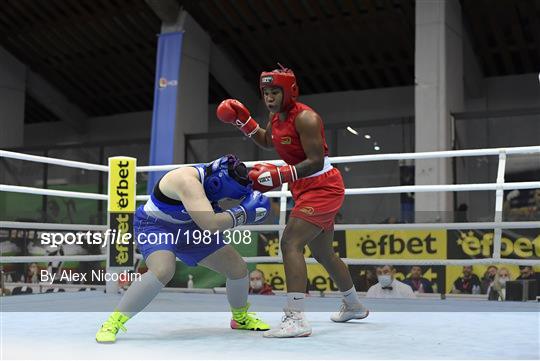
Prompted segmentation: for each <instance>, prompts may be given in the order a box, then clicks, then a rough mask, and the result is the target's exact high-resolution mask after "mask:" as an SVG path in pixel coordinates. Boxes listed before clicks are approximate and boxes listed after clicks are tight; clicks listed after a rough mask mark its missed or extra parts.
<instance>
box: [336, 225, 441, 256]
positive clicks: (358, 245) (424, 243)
mask: <svg viewBox="0 0 540 361" xmlns="http://www.w3.org/2000/svg"><path fill="white" fill-rule="evenodd" d="M345 234H346V244H347V257H351V258H363V257H375V258H395V257H400V258H409V259H418V258H433V259H436V258H445V257H446V240H447V236H446V231H443V230H425V231H420V230H418V231H391V230H366V231H346V233H345Z"/></svg>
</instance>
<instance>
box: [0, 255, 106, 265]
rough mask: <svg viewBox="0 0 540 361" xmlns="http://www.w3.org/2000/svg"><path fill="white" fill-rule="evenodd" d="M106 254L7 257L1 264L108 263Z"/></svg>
mask: <svg viewBox="0 0 540 361" xmlns="http://www.w3.org/2000/svg"><path fill="white" fill-rule="evenodd" d="M106 260H107V255H106V254H98V255H73V256H6V257H0V263H33V262H35V263H40V262H75V261H79V262H92V261H106Z"/></svg>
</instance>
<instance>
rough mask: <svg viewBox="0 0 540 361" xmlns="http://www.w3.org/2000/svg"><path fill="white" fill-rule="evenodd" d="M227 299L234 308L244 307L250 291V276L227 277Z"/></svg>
mask: <svg viewBox="0 0 540 361" xmlns="http://www.w3.org/2000/svg"><path fill="white" fill-rule="evenodd" d="M226 286H227V300H229V304H230V305H231V307H232V308H240V307H244V306H245V305H246V304H247V299H248V292H249V276H248V274H246V276H245V277H244V278H239V279H237V280H231V279H229V278H227V282H226Z"/></svg>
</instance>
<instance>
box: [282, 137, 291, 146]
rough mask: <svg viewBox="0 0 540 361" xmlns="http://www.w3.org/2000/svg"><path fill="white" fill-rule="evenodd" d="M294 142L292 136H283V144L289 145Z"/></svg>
mask: <svg viewBox="0 0 540 361" xmlns="http://www.w3.org/2000/svg"><path fill="white" fill-rule="evenodd" d="M291 143H292V138H291V137H281V144H283V145H289V144H291Z"/></svg>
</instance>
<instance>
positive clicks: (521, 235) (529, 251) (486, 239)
mask: <svg viewBox="0 0 540 361" xmlns="http://www.w3.org/2000/svg"><path fill="white" fill-rule="evenodd" d="M448 240H449V242H448V258H450V259H463V258H490V257H491V255H492V254H493V230H474V231H448ZM501 257H503V258H513V259H516V258H517V259H526V258H531V259H538V258H540V229H519V230H515V231H503V232H502V238H501Z"/></svg>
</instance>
